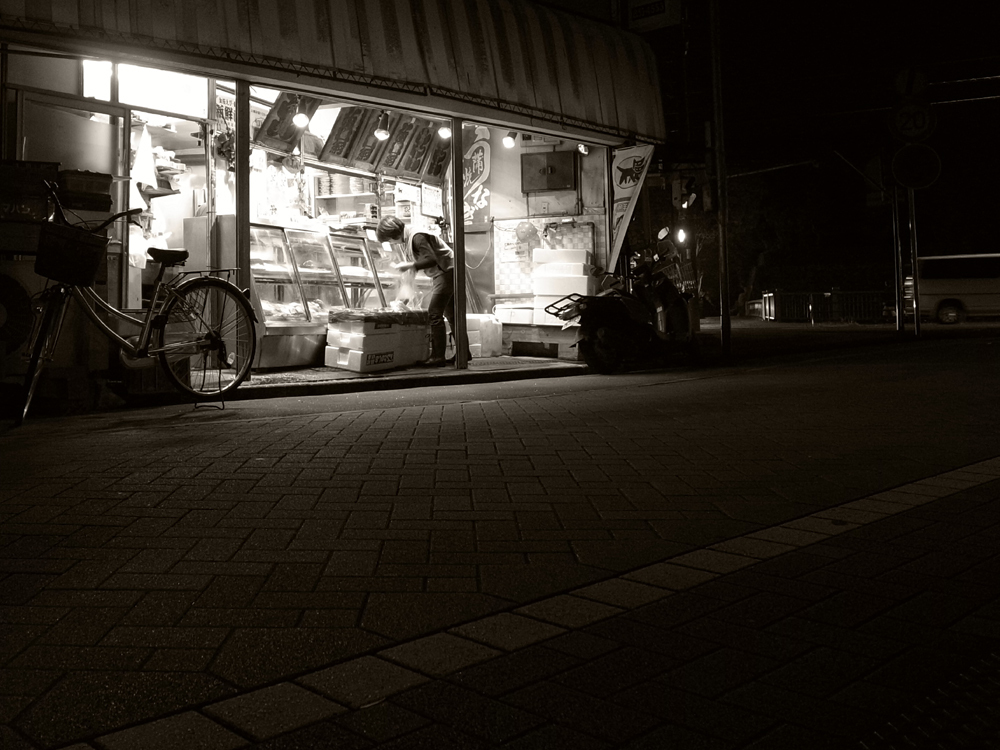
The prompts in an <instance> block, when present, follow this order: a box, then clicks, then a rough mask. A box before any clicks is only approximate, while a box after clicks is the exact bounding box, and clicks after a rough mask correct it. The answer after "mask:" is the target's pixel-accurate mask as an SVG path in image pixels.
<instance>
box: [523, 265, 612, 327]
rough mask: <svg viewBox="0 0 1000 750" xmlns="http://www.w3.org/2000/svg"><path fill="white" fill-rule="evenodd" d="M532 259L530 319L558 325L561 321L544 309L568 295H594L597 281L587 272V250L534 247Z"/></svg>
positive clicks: (537, 322)
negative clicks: (531, 307)
mask: <svg viewBox="0 0 1000 750" xmlns="http://www.w3.org/2000/svg"><path fill="white" fill-rule="evenodd" d="M531 260H532V261H533V262H534V264H535V267H534V268H533V269H532V271H531V287H532V291H533V292H534V294H535V299H534V313H533V315H532V322H533V323H534V324H535V325H546V326H561V325H563V322H564V321H562V320H560V319H559V318H557V317H556V316H554V315H550V314H549V313H547V312H545V308H546V307H548V306H549V305H551V304H552V303H554V302H556V301H558V300H559V299H561V298H563V297H565V296H566V295H567V294H583V295H587V294H594V292H595V291H596V281H595V279H594V277H593V276H591V275H590V263H591V253H590V250H588V249H585V248H576V249H574V248H558V249H555V248H544V247H536V248H535V249H534V250H533V251H532V253H531Z"/></svg>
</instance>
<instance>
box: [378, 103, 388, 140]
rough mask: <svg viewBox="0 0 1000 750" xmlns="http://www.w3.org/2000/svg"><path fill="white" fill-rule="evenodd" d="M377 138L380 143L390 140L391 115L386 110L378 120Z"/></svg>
mask: <svg viewBox="0 0 1000 750" xmlns="http://www.w3.org/2000/svg"><path fill="white" fill-rule="evenodd" d="M374 135H375V137H376V138H378V139H379V140H380V141H384V140H386V139H388V138H389V135H390V133H389V113H388V112H386V111H385V110H384V109H383V110H382V114H381V115H379V118H378V127H377V128H375V134H374Z"/></svg>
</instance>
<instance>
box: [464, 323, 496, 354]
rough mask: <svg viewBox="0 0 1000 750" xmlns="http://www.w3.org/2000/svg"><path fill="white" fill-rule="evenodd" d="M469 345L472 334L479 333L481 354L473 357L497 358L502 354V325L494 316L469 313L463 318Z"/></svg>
mask: <svg viewBox="0 0 1000 750" xmlns="http://www.w3.org/2000/svg"><path fill="white" fill-rule="evenodd" d="M465 323H466V327H467V330H468V332H469V343H470V345H471V343H472V338H473V333H474V332H478V333H479V342H480V344H481V349H482V354H481V355H478V354H473V356H477V357H478V356H483V357H499V356H500V355H501V354H502V353H503V324H502V323H501V322H500V319H499V318H497V316H496V315H489V314H478V313H469V314H468V315H466V316H465Z"/></svg>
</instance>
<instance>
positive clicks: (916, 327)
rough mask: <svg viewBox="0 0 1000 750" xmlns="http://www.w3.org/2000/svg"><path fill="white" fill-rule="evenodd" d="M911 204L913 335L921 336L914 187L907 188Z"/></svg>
mask: <svg viewBox="0 0 1000 750" xmlns="http://www.w3.org/2000/svg"><path fill="white" fill-rule="evenodd" d="M907 198H908V201H909V204H910V266H911V271H912V272H913V335H914V337H916V338H918V339H919V338H920V278H919V277H920V271H919V268H920V267H919V265H918V264H917V209H916V206H915V205H914V203H913V188H908V189H907Z"/></svg>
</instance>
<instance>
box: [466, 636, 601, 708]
mask: <svg viewBox="0 0 1000 750" xmlns="http://www.w3.org/2000/svg"><path fill="white" fill-rule="evenodd" d="M571 635H574V634H571ZM579 635H583V634H579ZM595 640H596V639H595ZM616 647H617V646H616ZM581 661H582V659H581V658H580V657H578V656H574V655H572V654H570V653H567V652H563V651H558V650H553V649H550V648H547V647H546V646H529V647H528V648H523V649H520V650H519V651H515V652H513V653H510V654H505V655H504V656H500V657H497V658H496V659H490V660H489V661H487V662H483V663H482V664H476V665H473V666H471V667H467V668H465V669H460V670H459V671H458V672H455V673H453V674H451V675H449V677H448V679H449V681H451V682H454V683H456V684H458V685H462V686H464V687H467V688H469V689H471V690H475V691H476V692H479V693H482V694H484V695H489V696H499V695H503V694H504V693H509V692H511V691H513V690H519V689H520V688H523V687H525V686H527V685H531V684H532V683H535V682H540V681H541V680H544V679H547V678H549V677H552V676H553V675H558V674H561V673H563V672H565V671H566V670H567V669H570V668H572V667H575V666H577V665H579V664H580V663H581Z"/></svg>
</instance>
